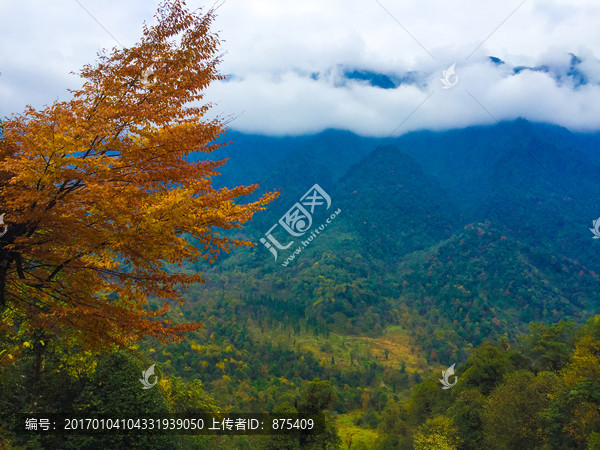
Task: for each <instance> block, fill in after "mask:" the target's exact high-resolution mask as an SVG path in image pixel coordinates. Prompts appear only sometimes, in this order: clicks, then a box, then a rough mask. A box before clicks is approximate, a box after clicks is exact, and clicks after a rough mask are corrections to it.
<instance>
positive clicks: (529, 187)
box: [0, 0, 600, 450]
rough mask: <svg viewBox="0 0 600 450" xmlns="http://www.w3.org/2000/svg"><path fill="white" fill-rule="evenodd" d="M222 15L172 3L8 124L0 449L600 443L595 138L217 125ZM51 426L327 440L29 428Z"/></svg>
mask: <svg viewBox="0 0 600 450" xmlns="http://www.w3.org/2000/svg"><path fill="white" fill-rule="evenodd" d="M215 17H216V15H215V11H214V10H197V11H193V12H192V11H190V10H189V9H188V8H187V7H186V5H185V2H183V1H180V0H173V1H166V2H164V3H163V4H161V6H160V7H159V9H158V11H157V13H156V16H155V18H156V22H157V23H156V24H155V25H152V26H149V25H145V26H144V28H143V33H142V36H141V38H140V40H139V42H137V43H136V44H135V45H133V46H131V47H128V48H121V49H114V50H113V51H112V52H104V53H101V54H99V55H98V60H97V61H96V63H94V64H91V65H86V66H84V67H83V69H82V70H81V71H80V73H79V75H80V77H81V78H82V80H83V83H82V87H81V88H80V89H78V90H73V91H72V92H71V95H72V98H71V99H70V100H63V101H58V100H57V101H56V102H54V103H53V104H51V105H49V106H45V107H43V108H40V109H39V110H38V109H34V108H33V107H28V108H27V109H26V110H25V111H24V112H23V113H22V114H17V115H14V116H11V117H6V118H4V119H2V121H1V122H0V208H1V210H0V448H6V449H11V450H12V449H14V450H17V449H18V450H20V449H55V448H56V449H99V448H106V449H131V448H139V449H232V448H234V449H338V448H341V449H409V450H410V449H416V450H425V449H431V450H434V449H436V450H437V449H449V450H450V449H457V450H459V449H461V450H462V449H465V450H468V449H482V448H485V449H501V450H503V449H506V450H512V449H517V448H524V449H582V450H599V449H600V290H599V289H598V286H599V281H600V275H599V274H600V268H599V267H598V261H599V259H598V256H599V255H600V247H599V246H598V245H600V242H599V241H598V240H596V239H594V238H595V237H599V236H600V234H597V233H600V230H598V227H599V226H600V219H598V221H595V220H594V219H595V218H596V217H597V215H598V214H600V212H599V211H600V184H598V179H599V175H600V134H598V133H583V132H581V133H580V132H572V131H569V130H567V129H565V128H563V127H560V126H557V125H550V124H544V123H536V122H531V121H528V120H525V119H523V118H519V119H516V120H509V121H498V122H497V123H494V124H492V125H480V126H470V127H466V128H460V129H452V130H445V131H415V132H411V133H406V134H403V135H401V136H399V137H389V138H372V137H363V136H359V135H357V134H354V133H352V132H350V131H347V130H337V129H328V130H325V131H323V132H320V133H317V134H305V135H300V136H279V137H275V136H267V135H258V134H250V133H242V132H239V131H235V130H229V129H228V128H227V125H228V122H227V120H226V119H224V118H222V117H217V118H212V119H211V118H208V117H206V114H207V113H208V110H209V109H210V105H205V104H204V103H203V102H204V94H203V92H204V90H205V89H206V88H207V87H208V85H209V84H211V83H213V82H219V81H223V80H225V79H226V77H225V76H224V75H222V74H221V73H220V72H219V71H218V66H219V64H220V63H221V59H222V58H223V54H222V53H221V44H222V43H221V41H220V38H219V36H218V34H217V33H215V32H213V31H212V29H213V25H214V24H213V22H214V20H215ZM590 226H592V228H590ZM140 377H141V378H140ZM57 414H60V415H62V416H64V417H73V418H118V417H132V418H135V417H164V418H169V417H180V418H181V417H183V418H185V417H195V416H198V415H205V416H207V417H208V416H210V417H223V416H228V415H235V414H260V416H259V417H263V418H267V417H269V416H273V417H280V416H281V417H290V418H299V417H302V418H305V417H310V418H311V420H312V418H314V419H315V420H318V423H319V427H318V429H317V430H316V431H315V432H295V433H287V434H286V433H271V434H268V433H262V434H260V433H256V434H252V433H230V434H226V433H220V434H219V433H216V434H200V433H188V434H178V433H174V432H171V433H168V432H164V433H158V432H157V433H137V434H135V433H126V432H125V431H124V430H120V431H118V432H117V431H115V432H111V433H104V434H92V433H66V432H64V433H58V432H54V431H55V430H50V431H49V430H47V429H44V428H41V427H38V428H30V429H25V428H24V425H25V424H26V419H27V418H28V417H42V416H43V417H46V416H48V415H57ZM48 417H50V416H48ZM36 420H37V419H36ZM113 431H114V430H113Z"/></svg>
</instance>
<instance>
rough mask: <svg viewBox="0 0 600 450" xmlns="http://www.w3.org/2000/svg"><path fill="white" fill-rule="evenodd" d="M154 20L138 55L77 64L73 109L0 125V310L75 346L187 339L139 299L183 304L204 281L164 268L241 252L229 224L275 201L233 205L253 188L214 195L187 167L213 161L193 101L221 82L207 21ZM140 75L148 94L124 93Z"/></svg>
mask: <svg viewBox="0 0 600 450" xmlns="http://www.w3.org/2000/svg"><path fill="white" fill-rule="evenodd" d="M157 18H158V23H157V24H156V25H155V26H151V27H147V28H144V35H143V36H142V39H141V40H140V41H139V43H138V44H136V45H135V46H133V47H131V48H124V49H117V50H115V51H114V52H112V53H110V54H106V55H103V56H100V57H99V61H98V62H97V63H95V64H92V65H87V66H85V67H84V68H83V69H82V70H81V76H82V78H83V79H84V84H83V86H82V87H81V88H80V89H78V90H75V91H73V92H72V94H73V95H72V99H71V100H69V101H63V102H55V103H54V104H52V105H50V106H47V107H44V108H43V109H40V110H35V109H33V108H27V109H26V110H25V111H24V113H23V114H22V115H17V116H11V117H10V118H8V119H7V120H5V121H4V122H3V132H2V139H0V171H1V172H2V173H4V174H5V178H6V179H5V180H4V181H5V183H3V184H2V187H0V204H2V205H3V208H5V209H3V212H4V211H6V212H7V213H8V214H9V215H10V219H11V227H10V230H11V231H10V233H13V234H11V235H10V239H8V240H6V244H4V245H5V246H4V247H2V248H0V251H5V252H7V251H10V253H11V254H14V255H18V257H19V259H20V261H21V268H22V269H23V271H22V272H23V273H22V274H17V271H16V270H15V269H16V260H14V261H11V262H10V264H11V265H10V268H9V269H10V270H9V272H8V273H9V275H8V279H7V280H6V292H5V294H6V299H7V303H8V306H9V308H7V310H11V311H16V312H17V313H18V314H19V316H23V317H26V318H27V321H28V322H27V323H26V324H24V326H31V327H37V328H40V329H44V330H46V331H47V332H48V333H49V334H58V335H62V336H65V337H69V338H72V339H74V340H76V341H79V342H80V343H81V344H82V345H83V347H84V348H101V347H103V346H105V345H106V344H107V343H108V344H110V343H116V344H119V345H129V344H130V343H131V342H132V341H133V340H136V339H139V338H140V337H142V336H154V337H157V338H159V339H163V340H175V339H181V338H182V337H183V334H184V333H185V332H186V331H190V330H193V329H198V328H199V327H200V325H199V324H183V325H172V324H171V323H169V321H168V320H158V319H159V318H160V317H161V316H162V315H164V314H166V312H167V311H168V307H165V308H163V309H162V310H160V311H158V312H153V313H149V312H148V311H147V309H146V305H147V299H148V298H152V297H155V298H169V299H173V300H177V301H180V293H179V290H178V287H179V286H180V285H182V284H183V285H186V284H187V285H189V284H192V283H197V282H202V281H204V280H203V279H202V277H201V274H199V273H188V272H185V271H180V272H171V273H168V272H166V271H165V268H164V265H168V264H170V265H178V264H181V263H183V262H185V261H187V260H189V261H199V260H200V259H201V258H206V259H207V260H209V262H210V263H214V262H215V261H216V257H217V255H218V253H219V251H220V250H226V251H227V250H229V249H230V246H231V245H251V243H249V242H245V241H241V240H230V239H228V238H225V237H223V236H221V235H220V234H219V230H225V229H231V228H235V227H240V226H241V224H243V223H245V222H246V221H248V220H251V219H252V216H253V214H254V213H255V212H256V211H260V210H262V209H264V207H265V206H266V205H267V204H268V203H269V202H270V201H272V200H273V199H274V198H275V197H276V196H277V194H276V193H268V194H265V195H263V196H262V197H261V198H260V199H259V200H257V201H255V202H252V203H249V204H238V203H237V202H238V201H239V199H240V198H241V197H244V196H247V195H248V194H250V193H252V192H254V191H255V189H256V188H257V186H256V185H251V186H239V187H235V188H232V189H219V190H217V189H214V188H213V187H212V186H211V182H212V178H213V176H214V175H215V173H216V172H217V169H218V168H219V167H220V166H221V165H222V164H224V161H196V162H190V158H189V157H190V153H191V152H205V153H210V152H213V151H215V150H218V149H219V148H220V146H221V144H215V141H216V140H217V139H218V138H219V137H220V136H221V135H222V134H223V132H224V125H223V123H222V122H221V121H219V120H207V119H205V118H204V114H206V113H207V112H208V109H209V105H202V104H200V102H201V100H202V95H203V89H204V88H206V87H207V86H208V85H209V84H210V83H211V82H213V81H214V80H217V79H219V78H220V76H219V75H218V73H217V67H216V66H217V63H218V56H217V55H218V52H219V50H218V42H219V40H218V36H217V35H215V34H213V33H212V32H211V31H210V24H211V23H212V20H213V18H214V16H213V14H212V12H209V13H207V14H205V15H199V14H196V13H192V12H190V11H189V10H188V9H187V8H186V7H185V5H184V3H183V2H180V1H178V0H174V1H172V2H169V3H167V4H165V5H164V6H163V7H161V10H160V12H159V14H158V16H157ZM150 67H152V68H153V71H152V74H151V75H150V74H149V73H148V71H147V72H146V74H143V73H142V72H143V71H144V70H145V69H148V68H150ZM199 68H202V69H199ZM145 75H146V77H145V78H147V79H148V81H149V82H151V86H150V89H148V86H145V87H144V88H143V89H140V84H139V83H138V82H134V81H135V80H137V81H139V80H140V78H142V77H144V76H145ZM143 82H144V80H142V83H143ZM196 159H197V158H196ZM7 217H8V216H7ZM190 236H191V237H192V238H194V239H195V240H197V241H198V243H199V244H198V247H194V246H192V245H190V242H189V240H188V238H189V237H190ZM24 294H25V295H24ZM23 298H27V299H28V301H24V300H23ZM180 317H182V316H180ZM31 345H33V342H32V343H31ZM42 345H44V344H42ZM24 348H29V347H28V346H26V347H24ZM13 353H14V352H13Z"/></svg>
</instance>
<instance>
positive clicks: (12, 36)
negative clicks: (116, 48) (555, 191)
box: [0, 0, 600, 136]
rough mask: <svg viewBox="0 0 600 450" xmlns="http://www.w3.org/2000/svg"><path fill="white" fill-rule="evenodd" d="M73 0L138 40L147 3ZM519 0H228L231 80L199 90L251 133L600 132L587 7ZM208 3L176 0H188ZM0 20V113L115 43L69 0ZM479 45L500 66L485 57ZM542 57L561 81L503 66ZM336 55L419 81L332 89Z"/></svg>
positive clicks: (15, 9)
mask: <svg viewBox="0 0 600 450" xmlns="http://www.w3.org/2000/svg"><path fill="white" fill-rule="evenodd" d="M79 2H81V4H82V5H84V6H85V8H87V9H88V10H89V11H90V12H91V13H92V14H93V15H94V17H95V18H96V19H97V20H98V22H100V23H101V24H102V25H103V26H104V27H105V28H106V29H107V30H109V32H110V33H111V34H112V35H113V36H114V37H115V38H116V39H117V40H118V41H119V42H120V43H122V44H123V45H130V44H132V43H133V42H135V41H136V40H137V38H138V37H139V35H140V33H141V25H142V22H143V21H144V20H145V21H147V22H148V21H150V22H151V21H152V15H153V13H154V10H155V9H156V6H157V4H158V2H157V1H150V2H149V1H144V2H142V1H137V2H118V1H116V0H107V1H105V2H102V3H96V2H91V0H79ZM520 3H521V0H510V1H507V2H481V1H480V0H457V1H454V2H441V1H439V0H435V1H434V0H420V1H417V0H413V1H407V2H393V1H392V0H379V2H378V1H376V0H345V1H342V0H328V1H327V2H322V1H320V0H304V1H302V2H298V1H291V0H252V1H242V0H227V1H226V2H225V3H224V4H223V6H221V7H220V9H219V11H218V14H219V16H218V18H217V21H216V24H215V30H218V31H220V35H221V37H222V38H223V39H224V41H225V42H224V44H223V50H224V51H226V55H225V58H224V63H223V65H222V71H223V72H224V73H230V74H234V75H235V77H234V78H233V79H232V80H229V81H228V82H221V83H216V84H214V85H213V86H212V87H211V88H210V89H209V92H208V95H207V99H208V100H211V101H213V102H215V103H216V104H217V106H216V107H215V112H217V113H220V114H222V115H229V114H231V115H234V116H235V115H239V117H238V118H237V119H236V120H235V121H234V122H232V123H231V125H230V126H231V127H232V128H237V129H240V130H242V131H247V132H258V133H272V134H301V133H307V132H316V131H319V130H322V129H324V128H345V129H350V130H352V131H355V132H357V133H360V134H365V135H378V136H387V135H389V134H390V133H391V132H392V131H393V130H395V129H396V128H397V127H398V126H399V124H400V123H402V122H403V121H405V122H404V123H403V124H402V126H401V127H400V128H398V129H397V132H399V133H402V132H406V131H410V130H414V129H422V128H430V129H441V128H452V127H460V126H466V125H470V124H480V123H489V122H491V121H493V120H495V119H498V120H502V119H511V118H515V117H526V118H528V119H531V120H539V121H548V122H552V123H558V124H562V125H564V126H567V127H570V128H572V129H578V130H589V129H600V114H598V113H599V112H600V111H599V109H600V108H599V107H598V106H597V105H599V104H600V103H599V102H598V99H599V97H600V87H599V86H596V85H594V84H593V83H600V60H599V57H600V28H599V27H598V26H597V24H598V23H600V4H598V2H597V1H596V0H575V1H566V0H564V1H563V0H528V1H526V2H525V3H523V4H522V5H521V6H520V7H518V5H519V4H520ZM212 4H213V3H204V2H201V1H200V0H196V1H192V0H188V5H189V6H190V7H191V8H196V7H200V6H211V5H212ZM517 7H518V8H517ZM384 8H385V9H384ZM515 8H516V10H515ZM386 10H387V11H386ZM513 11H514V12H513ZM511 12H513V13H512V15H511ZM0 17H1V19H0V21H1V22H2V23H0V72H2V75H1V76H0V99H1V102H0V115H7V114H8V113H10V112H19V111H22V110H23V107H24V106H25V104H27V103H31V104H33V105H34V106H41V105H43V104H44V103H50V102H52V101H53V100H55V99H56V98H57V97H58V98H66V97H67V94H66V91H65V89H66V88H75V87H77V86H78V85H79V84H80V80H79V79H78V78H77V77H74V76H71V75H68V73H69V72H70V71H77V70H78V69H79V68H80V67H81V66H82V65H83V64H85V63H88V62H92V61H93V60H94V55H95V53H96V52H97V51H98V50H99V49H100V48H102V47H109V48H110V47H112V46H113V45H117V44H116V43H115V41H114V39H113V37H111V36H110V35H109V34H108V33H107V32H106V31H105V30H104V29H103V28H102V27H100V26H99V25H98V24H97V23H96V22H95V21H94V20H93V19H92V18H90V17H89V15H88V14H87V13H86V12H85V11H84V10H83V9H82V8H81V6H80V5H79V4H78V2H77V1H75V0H60V1H56V2H52V3H50V2H44V3H42V2H34V1H32V0H25V1H21V2H4V3H3V4H2V5H0ZM494 30H495V31H494ZM569 53H574V54H576V55H577V56H578V57H580V58H581V59H582V63H581V64H580V65H579V66H578V68H579V70H580V71H581V72H582V73H584V74H585V76H586V77H587V79H588V80H589V81H590V82H591V83H592V84H589V85H587V86H579V87H576V85H575V84H573V83H570V82H569V80H568V79H566V78H565V77H564V75H565V74H566V72H567V71H568V69H569V65H570V56H569ZM471 54H472V55H471ZM469 55H471V56H469ZM489 55H493V56H496V57H499V58H501V59H503V60H504V61H506V62H507V64H505V65H501V66H496V65H493V64H491V63H490V62H489V60H488V59H487V56H489ZM467 57H468V58H467ZM454 62H456V63H457V66H456V68H457V73H458V75H459V83H458V85H457V86H456V87H454V88H452V89H448V90H443V89H442V85H441V83H440V82H439V78H440V77H441V71H442V69H445V68H447V67H448V66H449V65H450V64H452V63H454ZM542 64H545V65H547V66H548V67H550V68H551V70H553V71H556V72H560V73H562V74H563V79H562V81H561V82H557V80H556V77H555V76H553V75H552V74H549V73H543V72H532V71H522V72H520V73H519V74H517V75H515V74H513V72H512V69H513V67H514V66H517V65H529V66H534V65H542ZM340 65H344V66H348V67H356V68H359V69H365V70H370V71H379V72H384V73H395V74H399V75H401V74H404V73H406V72H409V71H418V72H419V73H422V74H423V76H425V77H426V81H427V86H426V87H424V88H417V87H415V86H407V85H405V86H401V87H399V88H396V89H387V90H384V89H379V88H375V87H372V86H369V85H367V84H365V83H358V82H353V83H346V85H344V86H340V83H339V75H340V74H339V66H340ZM311 73H319V74H320V77H319V78H318V79H316V80H315V79H312V78H311V77H310V74H311ZM432 92H433V94H432V95H431V96H430V97H429V98H428V99H427V101H425V102H424V103H423V104H422V105H421V107H419V108H418V109H417V110H416V111H414V113H413V114H412V115H411V116H410V117H409V118H408V119H407V117H408V116H409V114H410V113H411V112H413V110H414V109H415V108H416V107H417V106H418V105H419V104H420V103H421V102H423V100H424V99H425V98H426V97H427V96H428V95H429V94H431V93H432ZM490 114H491V115H490ZM492 116H493V118H492Z"/></svg>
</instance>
